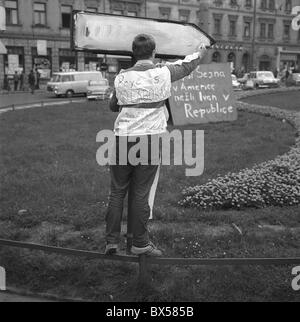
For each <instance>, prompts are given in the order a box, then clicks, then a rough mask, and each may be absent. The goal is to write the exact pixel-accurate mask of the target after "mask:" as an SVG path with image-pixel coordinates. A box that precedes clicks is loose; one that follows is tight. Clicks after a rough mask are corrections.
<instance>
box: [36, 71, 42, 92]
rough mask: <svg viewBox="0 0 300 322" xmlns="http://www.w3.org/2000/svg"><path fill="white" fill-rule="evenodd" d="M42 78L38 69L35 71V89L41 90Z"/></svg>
mask: <svg viewBox="0 0 300 322" xmlns="http://www.w3.org/2000/svg"><path fill="white" fill-rule="evenodd" d="M40 78H41V74H40V73H39V71H38V69H37V68H36V69H35V89H40Z"/></svg>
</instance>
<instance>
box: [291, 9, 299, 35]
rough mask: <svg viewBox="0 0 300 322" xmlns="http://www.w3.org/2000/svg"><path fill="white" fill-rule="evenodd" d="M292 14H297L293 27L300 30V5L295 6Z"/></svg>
mask: <svg viewBox="0 0 300 322" xmlns="http://www.w3.org/2000/svg"><path fill="white" fill-rule="evenodd" d="M292 15H293V16H296V17H295V18H294V19H293V21H292V28H293V30H295V31H299V30H300V6H297V7H294V8H293V10H292Z"/></svg>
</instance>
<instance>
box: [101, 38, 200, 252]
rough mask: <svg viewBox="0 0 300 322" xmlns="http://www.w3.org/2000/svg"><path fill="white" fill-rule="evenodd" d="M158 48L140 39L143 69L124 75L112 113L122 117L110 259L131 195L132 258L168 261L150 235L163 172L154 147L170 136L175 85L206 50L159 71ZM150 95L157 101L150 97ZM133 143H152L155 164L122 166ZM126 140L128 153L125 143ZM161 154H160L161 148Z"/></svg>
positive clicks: (137, 50)
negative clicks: (121, 157) (169, 104)
mask: <svg viewBox="0 0 300 322" xmlns="http://www.w3.org/2000/svg"><path fill="white" fill-rule="evenodd" d="M155 47H156V45H155V40H154V38H153V37H152V36H148V35H138V36H137V37H136V38H135V39H134V42H133V45H132V49H133V56H134V58H135V59H136V61H137V63H136V64H135V65H134V67H132V68H130V69H127V70H125V71H121V72H120V74H119V75H118V76H117V77H116V79H115V90H114V93H113V96H112V99H111V101H110V109H111V110H112V111H114V112H119V111H120V113H119V115H118V117H117V120H116V122H115V129H114V131H115V135H116V150H115V152H116V164H115V165H111V166H110V176H111V191H110V198H109V205H108V209H107V214H106V249H105V253H106V254H107V255H112V254H115V253H116V252H117V251H118V244H119V241H120V232H121V220H122V213H123V202H124V198H125V196H126V194H127V192H128V217H127V218H128V225H129V227H131V228H130V229H131V230H132V234H133V245H132V248H131V252H132V253H133V254H134V255H142V254H145V255H147V256H162V252H161V250H159V249H158V248H157V247H156V246H155V245H154V244H153V243H152V242H151V241H150V239H149V233H148V229H147V224H148V221H149V218H150V215H151V212H152V206H153V205H152V201H153V199H154V195H155V190H156V186H157V181H158V176H159V169H160V157H159V153H158V155H157V154H156V153H155V154H156V158H155V160H153V158H152V155H153V154H152V153H151V150H152V146H151V145H152V144H151V143H152V140H155V137H157V136H160V135H162V134H163V133H166V132H167V121H168V118H169V115H168V111H167V108H166V100H167V99H168V98H169V97H170V96H171V83H172V82H175V81H178V80H179V79H182V78H184V77H186V76H188V75H189V74H190V73H192V72H193V71H194V70H195V69H196V68H197V66H198V65H199V64H200V62H201V59H202V57H203V54H204V51H205V50H203V48H202V49H199V52H197V53H195V54H193V55H190V56H187V57H186V59H184V60H181V61H177V62H175V63H172V64H168V65H162V66H155V65H154V63H153V61H154V58H155ZM131 84H134V86H131ZM145 92H146V93H155V95H145ZM150 97H152V101H151V98H150ZM129 137H130V138H137V139H139V140H143V139H145V138H146V139H147V143H148V153H147V156H148V158H149V156H150V160H149V159H146V156H145V160H143V161H142V162H139V163H138V164H137V165H136V164H132V163H131V160H129V159H130V157H129V156H128V154H127V156H128V158H127V159H128V160H127V164H125V165H123V162H121V164H120V161H119V159H118V155H119V150H123V149H124V150H123V152H124V151H130V149H131V148H132V146H134V145H135V144H136V141H134V140H133V141H134V142H133V141H132V140H128V138H129ZM121 138H123V139H121ZM124 139H125V142H126V147H124V146H123V143H122V142H124ZM128 141H130V142H128ZM149 150H150V151H149ZM155 150H156V151H157V150H159V147H156V149H155ZM158 152H159V151H158ZM121 154H122V153H121ZM142 158H143V157H142ZM133 163H134V162H133Z"/></svg>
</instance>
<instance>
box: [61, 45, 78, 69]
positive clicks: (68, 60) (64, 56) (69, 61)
mask: <svg viewBox="0 0 300 322" xmlns="http://www.w3.org/2000/svg"><path fill="white" fill-rule="evenodd" d="M59 70H60V71H63V72H68V71H75V70H77V56H76V52H74V51H72V50H71V49H59Z"/></svg>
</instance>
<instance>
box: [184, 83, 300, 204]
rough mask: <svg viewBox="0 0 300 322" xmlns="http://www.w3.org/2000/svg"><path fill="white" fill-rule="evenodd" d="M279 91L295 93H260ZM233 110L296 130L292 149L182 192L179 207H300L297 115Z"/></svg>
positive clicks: (264, 109) (245, 107)
mask: <svg viewBox="0 0 300 322" xmlns="http://www.w3.org/2000/svg"><path fill="white" fill-rule="evenodd" d="M283 90H285V91H290V90H294V91H295V88H293V89H278V90H269V91H264V92H263V93H264V94H266V92H267V93H270V92H271V93H273V92H278V91H283ZM260 93H261V92H260ZM260 93H259V94H260ZM250 95H257V92H256V93H255V92H250V93H249V92H246V93H241V94H239V98H242V97H246V96H250ZM237 106H238V109H239V110H243V111H247V112H252V113H259V114H263V115H266V116H271V117H275V118H277V119H280V120H283V121H284V122H285V121H287V122H289V123H290V124H292V125H293V126H294V127H295V129H296V143H295V146H294V147H292V149H291V150H290V151H289V152H288V153H286V154H284V155H283V156H278V157H277V158H276V159H275V160H272V161H268V162H264V163H262V164H258V165H255V166H254V167H253V168H252V169H244V170H241V171H240V172H238V173H228V174H227V175H225V176H222V177H218V178H216V179H213V180H210V181H209V182H207V183H206V184H204V185H201V186H195V187H188V188H186V189H185V190H184V191H183V199H182V200H181V201H180V202H179V204H180V205H181V206H184V207H193V208H197V209H201V210H210V209H242V208H245V207H257V208H262V207H267V206H292V205H298V204H300V113H295V112H291V111H285V110H281V109H279V108H276V107H270V106H259V105H250V104H246V103H243V102H237Z"/></svg>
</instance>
